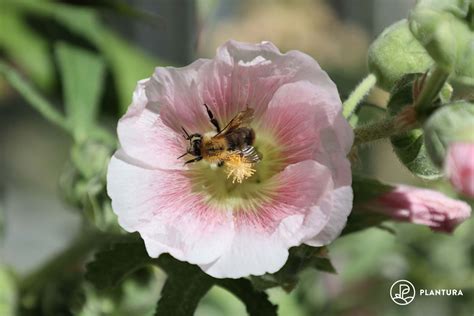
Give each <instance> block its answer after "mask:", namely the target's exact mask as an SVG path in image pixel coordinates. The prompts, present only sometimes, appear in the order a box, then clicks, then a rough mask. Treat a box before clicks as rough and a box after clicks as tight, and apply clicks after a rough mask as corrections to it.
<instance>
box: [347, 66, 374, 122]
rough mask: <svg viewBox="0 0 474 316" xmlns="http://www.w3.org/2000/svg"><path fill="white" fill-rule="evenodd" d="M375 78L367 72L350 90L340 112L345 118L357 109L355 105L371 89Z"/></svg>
mask: <svg viewBox="0 0 474 316" xmlns="http://www.w3.org/2000/svg"><path fill="white" fill-rule="evenodd" d="M376 82H377V78H376V77H375V75H374V74H369V75H368V76H367V77H365V78H364V79H363V80H362V81H361V82H360V83H359V85H358V86H357V87H356V88H355V89H354V91H352V92H351V94H350V95H349V97H348V98H347V100H346V101H344V103H343V104H342V108H343V112H342V114H343V115H344V117H345V118H346V119H347V118H349V117H350V116H351V115H352V113H354V111H355V110H356V109H357V105H359V103H360V102H361V101H362V100H363V99H364V98H365V96H366V95H367V94H368V93H369V92H370V90H372V88H373V87H374V85H375V83H376Z"/></svg>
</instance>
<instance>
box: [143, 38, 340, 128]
mask: <svg viewBox="0 0 474 316" xmlns="http://www.w3.org/2000/svg"><path fill="white" fill-rule="evenodd" d="M301 80H306V81H310V82H311V83H314V84H315V85H317V86H319V89H320V91H327V93H326V96H327V100H328V102H329V101H330V102H331V103H332V104H334V105H335V107H337V106H339V107H340V100H339V97H338V94H337V89H336V87H335V85H334V83H333V82H332V81H331V80H330V79H329V77H328V76H327V74H326V72H324V71H323V70H321V68H320V67H319V65H318V64H317V62H316V61H315V60H314V59H313V58H311V57H309V56H308V55H306V54H303V53H301V52H298V51H290V52H288V53H286V54H282V53H280V52H279V51H278V49H277V48H276V47H275V46H274V45H273V44H271V43H268V42H266V43H262V44H256V45H255V44H246V43H239V42H236V41H228V42H227V43H225V44H224V45H222V46H221V47H220V48H219V49H218V50H217V55H216V58H215V59H214V60H212V61H208V60H202V61H200V62H199V63H197V62H196V63H194V64H192V65H190V66H188V67H186V71H185V72H182V71H181V70H180V69H176V68H171V67H167V68H157V70H156V71H155V74H154V76H153V80H152V81H153V82H152V83H151V85H152V86H153V90H154V91H158V92H157V93H154V95H156V96H157V98H156V99H153V101H156V102H158V103H159V104H161V106H162V109H161V112H160V113H161V114H162V116H163V121H164V122H165V124H167V125H168V126H170V127H171V128H172V129H173V130H175V131H177V132H180V129H181V126H184V127H185V128H186V129H188V130H189V131H190V132H191V133H195V132H199V133H204V132H207V131H211V130H212V126H211V125H210V124H209V122H208V119H207V116H206V115H205V110H204V107H203V104H204V103H206V104H207V105H208V106H209V108H210V109H211V110H212V111H213V112H214V114H215V116H216V118H217V120H218V121H219V122H220V124H221V125H222V126H224V125H225V124H227V123H228V122H229V121H230V120H231V119H232V118H233V117H234V116H235V115H236V114H237V113H238V112H239V111H242V110H244V109H245V108H247V107H251V108H253V109H254V110H255V117H256V118H259V117H260V116H261V115H262V114H263V113H264V112H265V110H266V108H267V106H268V103H269V102H270V100H271V98H272V97H273V95H274V93H275V92H276V91H277V90H278V89H279V88H280V87H281V86H283V85H284V84H286V83H291V82H296V81H301Z"/></svg>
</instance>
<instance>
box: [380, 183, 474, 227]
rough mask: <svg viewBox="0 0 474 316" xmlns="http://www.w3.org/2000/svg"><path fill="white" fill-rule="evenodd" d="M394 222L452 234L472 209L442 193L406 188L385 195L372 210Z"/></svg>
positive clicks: (469, 214)
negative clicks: (427, 227) (408, 223)
mask: <svg viewBox="0 0 474 316" xmlns="http://www.w3.org/2000/svg"><path fill="white" fill-rule="evenodd" d="M371 208H372V209H373V210H376V211H378V212H382V213H384V214H386V215H388V216H390V217H391V218H393V219H396V220H400V221H405V222H411V223H415V224H421V225H426V226H429V227H430V228H431V229H433V230H435V231H440V232H447V233H451V232H453V231H454V229H455V228H456V227H457V226H458V225H459V224H461V223H462V222H463V221H465V220H466V219H467V218H469V216H471V208H470V206H469V205H468V204H467V203H465V202H463V201H458V200H455V199H452V198H450V197H447V196H446V195H444V194H442V193H441V192H437V191H433V190H429V189H420V188H415V187H410V186H405V185H399V186H396V187H395V188H394V189H393V190H392V191H390V192H388V193H385V194H383V195H382V196H381V197H380V198H378V199H377V201H376V202H375V203H374V204H373V205H372V206H371Z"/></svg>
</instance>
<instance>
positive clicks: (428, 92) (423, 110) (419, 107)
mask: <svg viewBox="0 0 474 316" xmlns="http://www.w3.org/2000/svg"><path fill="white" fill-rule="evenodd" d="M448 77H449V73H448V72H447V71H445V70H444V69H442V68H440V67H438V66H435V67H434V68H433V70H432V71H431V74H430V76H429V77H428V79H427V81H426V83H425V84H424V85H423V88H422V90H421V93H420V95H419V96H418V97H417V99H416V100H415V104H414V108H415V111H416V113H417V116H418V117H420V118H423V117H424V116H425V115H426V114H429V113H430V112H431V110H432V106H433V100H435V99H436V97H437V96H438V94H439V93H440V91H441V89H442V88H443V86H444V83H445V82H446V80H447V79H448Z"/></svg>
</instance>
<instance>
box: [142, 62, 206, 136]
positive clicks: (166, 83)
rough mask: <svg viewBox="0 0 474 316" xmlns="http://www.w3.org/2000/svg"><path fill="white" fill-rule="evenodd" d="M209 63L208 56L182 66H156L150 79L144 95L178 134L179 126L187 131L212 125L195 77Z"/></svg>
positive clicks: (203, 129) (198, 130)
mask: <svg viewBox="0 0 474 316" xmlns="http://www.w3.org/2000/svg"><path fill="white" fill-rule="evenodd" d="M210 63H212V62H211V61H210V60H208V59H198V60H196V61H195V62H194V63H192V64H190V65H188V66H186V67H182V68H175V67H158V68H156V69H155V73H154V74H153V76H152V77H151V78H150V83H149V85H148V87H147V95H148V97H149V99H150V100H151V101H152V102H154V103H156V104H159V105H160V114H161V116H162V119H163V122H164V123H165V124H166V125H167V126H168V127H170V128H171V129H173V130H174V131H175V132H176V133H178V134H181V133H182V130H181V127H184V128H186V129H187V130H188V132H189V133H198V132H199V133H203V132H204V131H206V130H207V131H209V130H211V128H212V125H211V124H210V122H209V118H208V116H207V114H206V111H205V108H204V102H205V101H204V100H203V99H202V98H201V97H200V92H199V91H200V90H199V89H200V88H199V87H198V84H199V79H198V77H199V76H200V73H202V72H203V68H204V66H206V65H209V64H210Z"/></svg>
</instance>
